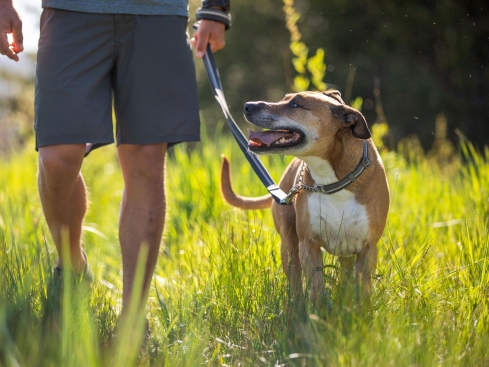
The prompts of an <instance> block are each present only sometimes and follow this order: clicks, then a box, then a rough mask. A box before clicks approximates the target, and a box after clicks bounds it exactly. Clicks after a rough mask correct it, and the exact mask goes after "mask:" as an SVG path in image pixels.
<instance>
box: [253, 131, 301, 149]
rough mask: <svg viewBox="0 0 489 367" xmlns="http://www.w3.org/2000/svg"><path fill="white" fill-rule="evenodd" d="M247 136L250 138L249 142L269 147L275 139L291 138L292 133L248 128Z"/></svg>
mask: <svg viewBox="0 0 489 367" xmlns="http://www.w3.org/2000/svg"><path fill="white" fill-rule="evenodd" d="M248 137H249V139H250V143H252V144H253V143H254V144H255V145H266V146H267V147H269V146H270V145H271V144H272V143H274V142H276V141H277V140H279V139H281V138H283V137H286V138H292V137H293V134H292V133H290V132H288V131H272V130H268V131H252V130H248Z"/></svg>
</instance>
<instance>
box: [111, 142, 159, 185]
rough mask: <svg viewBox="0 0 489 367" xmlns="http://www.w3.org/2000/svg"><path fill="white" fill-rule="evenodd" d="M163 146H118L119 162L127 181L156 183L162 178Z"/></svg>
mask: <svg viewBox="0 0 489 367" xmlns="http://www.w3.org/2000/svg"><path fill="white" fill-rule="evenodd" d="M165 154H166V143H165V144H150V145H125V146H122V145H120V146H119V160H120V163H121V167H122V170H123V173H124V177H125V178H126V179H128V180H144V181H150V182H154V183H158V182H160V181H161V180H163V178H164V166H165Z"/></svg>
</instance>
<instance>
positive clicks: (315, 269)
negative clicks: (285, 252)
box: [299, 240, 324, 306]
mask: <svg viewBox="0 0 489 367" xmlns="http://www.w3.org/2000/svg"><path fill="white" fill-rule="evenodd" d="M299 257H300V262H301V266H302V269H303V271H304V275H305V278H306V287H307V289H308V290H309V295H310V297H311V301H312V303H313V304H314V305H315V306H319V303H320V302H321V295H322V292H323V290H324V275H323V255H322V253H321V246H320V243H319V241H317V240H308V241H300V242H299Z"/></svg>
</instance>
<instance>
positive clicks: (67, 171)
mask: <svg viewBox="0 0 489 367" xmlns="http://www.w3.org/2000/svg"><path fill="white" fill-rule="evenodd" d="M84 152H85V147H84V145H82V144H76V145H49V146H45V147H41V148H39V173H40V175H41V176H42V177H44V178H45V179H49V178H52V179H55V180H62V181H64V180H65V179H70V178H72V179H75V178H77V177H78V173H79V171H80V167H81V164H82V162H83V156H84Z"/></svg>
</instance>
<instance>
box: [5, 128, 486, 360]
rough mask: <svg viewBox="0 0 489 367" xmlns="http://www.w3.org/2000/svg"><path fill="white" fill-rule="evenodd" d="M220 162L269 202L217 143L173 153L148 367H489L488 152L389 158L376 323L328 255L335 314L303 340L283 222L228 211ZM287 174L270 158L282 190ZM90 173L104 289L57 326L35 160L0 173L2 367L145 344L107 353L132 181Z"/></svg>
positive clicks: (90, 165)
mask: <svg viewBox="0 0 489 367" xmlns="http://www.w3.org/2000/svg"><path fill="white" fill-rule="evenodd" d="M221 153H225V154H226V155H227V156H228V157H230V158H231V162H232V169H233V182H234V186H235V188H236V191H237V192H239V193H241V194H246V195H262V194H264V193H265V192H264V188H263V187H262V186H261V184H260V182H259V180H258V179H257V178H256V177H255V176H254V175H253V172H252V170H251V168H250V166H249V165H248V164H247V163H246V162H245V159H244V158H243V157H242V155H241V153H240V152H239V151H238V149H237V148H236V146H235V144H234V142H233V141H232V140H231V139H224V138H222V137H220V135H219V134H216V137H215V138H214V139H207V140H206V141H204V142H203V143H202V144H197V145H196V146H195V147H192V149H190V148H189V147H188V146H186V145H178V146H177V147H175V148H174V149H173V150H172V151H171V152H170V154H169V158H168V161H167V185H166V187H167V198H168V208H169V210H168V214H167V221H166V228H165V236H164V241H163V246H162V248H161V251H160V257H159V260H158V265H157V269H156V274H155V276H154V279H153V283H152V289H151V292H150V299H149V302H148V307H147V317H148V319H149V323H150V326H151V337H150V339H149V340H148V342H147V343H146V347H145V348H144V351H143V352H142V353H141V354H140V356H139V357H137V358H138V359H137V363H138V364H140V365H156V366H160V365H161V366H163V365H164V366H197V365H216V366H217V365H229V366H238V365H240V366H259V365H265V366H266V365H270V366H273V365H287V366H291V365H303V363H305V361H309V364H308V365H328V366H436V365H443V366H484V365H487V364H489V352H487V345H488V344H489V324H488V322H489V311H488V310H489V309H488V295H489V287H488V285H489V275H488V273H489V263H488V252H489V250H488V248H489V240H488V218H489V201H488V197H489V153H488V152H487V151H485V153H482V154H481V153H476V152H475V151H474V150H473V148H472V147H471V145H470V144H462V149H461V152H460V157H459V159H457V160H455V161H454V162H453V163H452V164H451V166H450V167H439V166H438V165H437V164H435V163H433V162H432V161H429V160H426V159H424V158H423V159H419V160H417V161H413V162H412V163H410V164H408V163H407V162H406V161H405V160H404V159H403V158H402V157H401V156H399V155H398V154H396V153H394V152H387V153H384V154H383V159H384V163H385V166H386V170H387V174H388V179H389V184H390V188H391V200H392V203H391V211H390V213H389V219H388V224H387V227H386V230H385V232H384V235H383V237H382V240H381V241H380V243H379V250H380V251H379V252H380V253H379V264H378V271H377V277H376V281H375V288H374V292H373V297H372V309H371V310H369V311H361V312H360V311H357V309H356V308H355V305H354V303H353V302H352V301H351V297H348V295H347V294H345V292H342V291H341V289H338V288H337V287H336V278H337V277H336V273H335V271H336V268H335V266H334V265H336V261H335V259H334V258H333V257H331V256H329V255H327V256H325V263H326V264H329V265H333V266H330V267H327V268H326V270H325V271H326V273H327V276H328V279H329V281H328V284H327V286H328V288H329V289H330V290H331V298H332V302H331V307H330V309H328V310H324V311H321V312H320V313H319V314H317V315H312V316H311V317H310V321H309V323H308V325H306V326H304V333H302V332H299V330H296V329H294V326H293V325H292V326H290V325H289V318H288V316H287V314H288V308H289V304H288V301H287V286H286V282H285V277H284V275H283V274H282V270H281V265H280V251H279V245H278V241H279V237H278V235H277V234H276V233H275V230H274V226H273V221H272V218H271V213H270V212H269V211H256V212H244V211H240V210H236V209H233V208H231V207H229V206H227V205H226V204H225V203H224V202H223V200H222V199H221V197H220V194H219V181H218V179H219V167H220V155H221ZM289 160H290V158H284V157H274V158H265V159H264V161H265V163H266V165H267V167H269V170H270V172H271V174H272V176H273V177H274V178H275V180H278V179H279V178H280V176H281V173H282V171H283V169H284V167H285V166H286V164H287V162H288V161H289ZM462 162H463V163H462ZM83 173H84V176H85V179H86V182H87V184H88V186H89V195H90V201H91V204H90V209H89V213H88V215H87V217H86V221H85V231H84V237H83V238H84V245H85V248H86V251H87V253H88V257H89V260H90V265H91V267H92V270H93V272H94V274H95V279H96V281H95V283H94V285H93V288H92V290H91V292H90V293H88V295H87V294H85V293H83V292H75V293H74V294H72V295H70V302H69V307H66V308H65V309H64V314H63V317H62V318H61V320H62V321H61V323H60V325H59V326H58V328H55V327H53V325H52V323H46V322H45V320H46V315H45V305H46V302H47V300H46V297H47V294H46V292H47V286H48V283H49V281H50V278H51V274H52V267H53V265H54V263H55V259H56V253H55V249H54V246H53V245H52V243H51V240H50V237H49V234H48V231H47V227H46V224H45V221H44V219H43V216H42V212H41V207H40V202H39V199H38V195H37V187H36V154H35V152H33V151H31V150H28V151H25V152H21V153H19V154H16V155H13V156H11V157H9V158H8V159H7V158H4V159H1V160H0V267H1V274H2V276H1V277H0V341H1V343H0V365H4V366H106V365H116V364H122V365H129V364H132V363H133V362H131V361H132V360H133V359H132V357H131V355H133V354H134V348H136V349H137V348H138V346H137V345H136V346H135V345H127V346H122V347H121V346H120V345H119V346H117V345H115V346H114V345H111V342H110V340H111V339H110V335H111V333H112V329H113V328H114V326H115V324H116V322H117V315H118V312H119V306H120V297H121V294H120V291H121V265H120V264H121V257H120V251H119V247H118V241H117V226H118V211H119V205H120V199H121V195H122V189H123V183H122V178H121V174H120V170H119V168H118V163H117V160H116V155H115V149H114V147H106V148H102V149H101V150H99V151H95V152H93V153H92V154H91V155H90V156H89V157H88V158H87V159H86V162H85V164H84V167H83ZM132 332H134V333H136V332H138V331H132ZM139 332H140V333H142V332H143V330H142V329H141V330H139ZM128 340H133V339H132V338H128ZM129 344H130V343H129Z"/></svg>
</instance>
